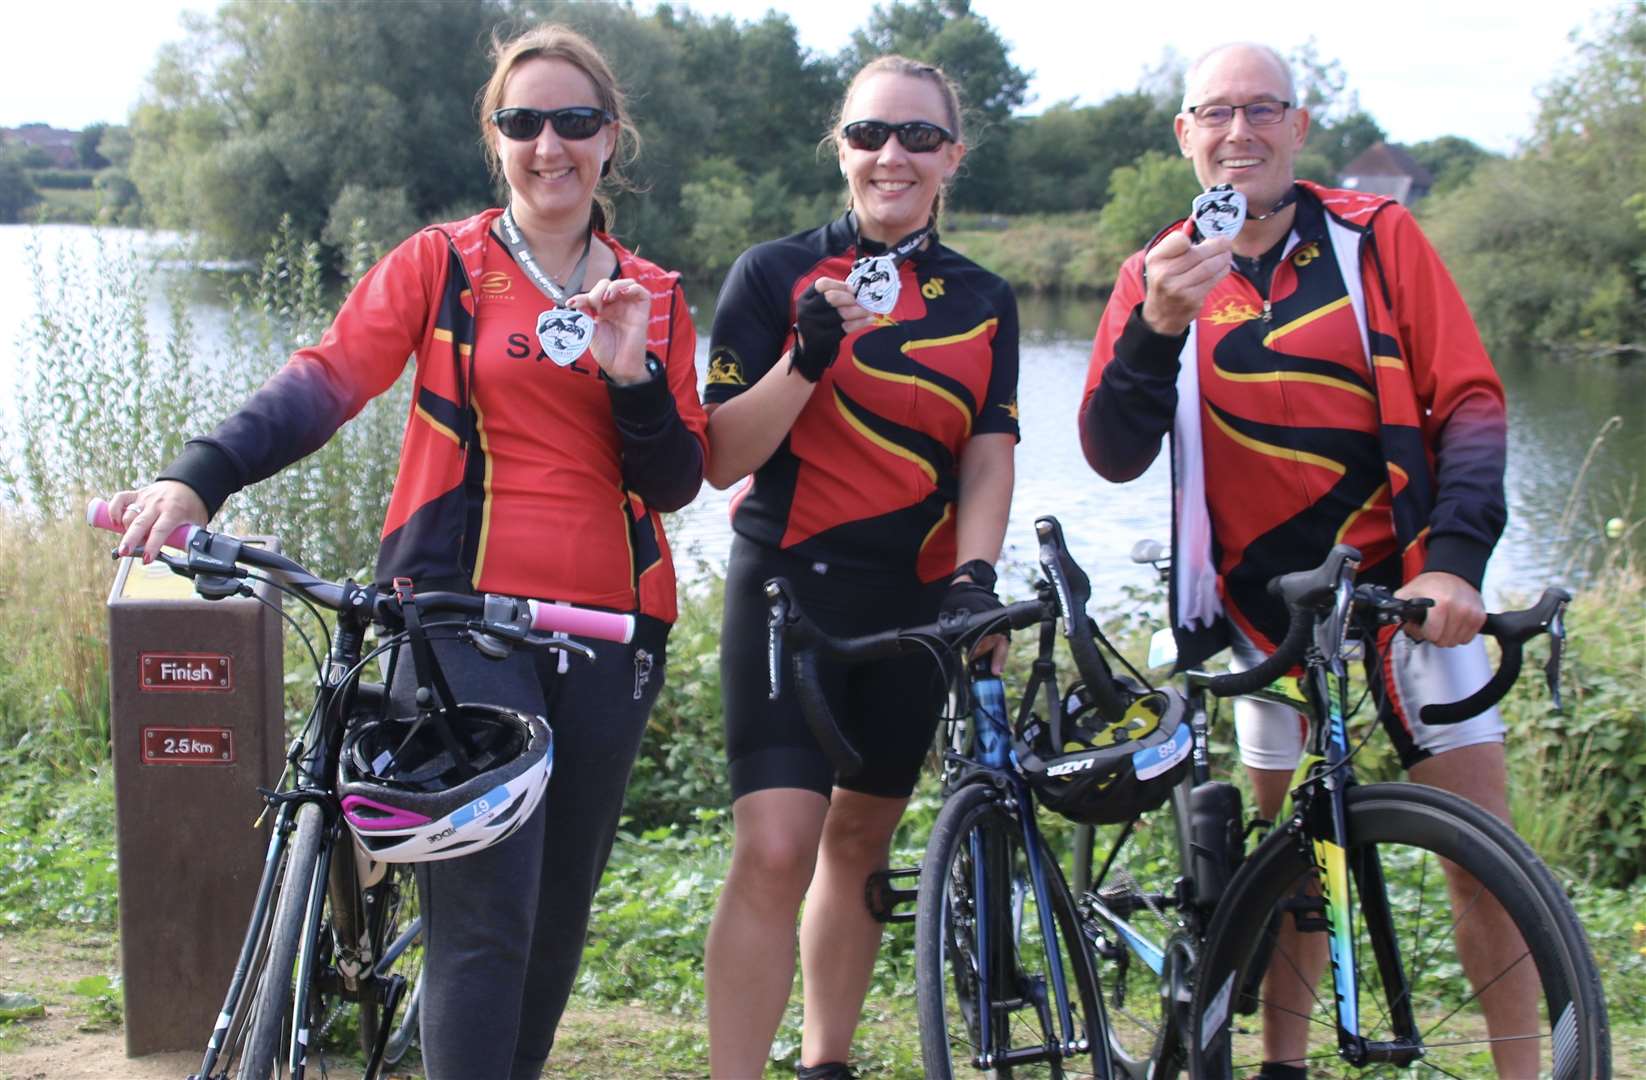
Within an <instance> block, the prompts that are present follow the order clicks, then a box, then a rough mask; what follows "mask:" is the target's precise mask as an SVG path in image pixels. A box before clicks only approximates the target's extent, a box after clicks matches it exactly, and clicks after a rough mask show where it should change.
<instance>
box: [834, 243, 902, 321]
mask: <svg viewBox="0 0 1646 1080" xmlns="http://www.w3.org/2000/svg"><path fill="white" fill-rule="evenodd" d="M846 287H847V288H848V289H851V290H852V291H853V292H855V293H856V294H857V302H858V304H859V305H860V306H861V307H862V308H863V310H864V311H868V312H872V313H874V314H876V315H886V314H889V313H890V312H891V310H892V308H894V307H896V306H897V294H898V292H899V291H900V290H901V289H902V283H901V282H899V281H898V279H897V259H896V258H895V257H894V256H892V255H890V254H886V255H876V256H875V257H874V258H872V259H859V260H857V264H856V265H855V266H853V267H852V272H851V273H850V274H847V275H846Z"/></svg>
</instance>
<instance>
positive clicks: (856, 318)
mask: <svg viewBox="0 0 1646 1080" xmlns="http://www.w3.org/2000/svg"><path fill="white" fill-rule="evenodd" d="M877 318H879V316H877V315H876V314H875V313H874V312H872V311H870V310H868V309H867V308H865V307H864V306H863V305H862V304H861V303H859V302H858V298H857V292H856V290H854V289H853V288H852V287H851V286H850V285H848V284H847V283H846V282H844V281H841V280H840V279H839V278H818V279H817V280H816V281H814V282H812V287H811V288H809V289H807V290H806V291H805V292H804V293H802V294H801V296H800V303H799V304H797V305H796V306H795V315H794V348H793V349H792V350H791V351H790V353H789V366H790V367H791V368H793V369H794V370H795V371H796V372H798V373H799V374H800V376H801V377H802V378H804V379H805V380H806V381H807V382H813V383H815V382H817V381H818V380H819V379H821V378H823V373H824V372H825V371H827V370H829V365H830V364H832V363H834V358H835V355H836V354H838V353H839V352H840V343H841V342H842V341H844V340H846V336H847V335H848V334H855V333H857V332H858V331H859V330H867V329H868V328H869V327H871V326H873V325H874V324H875V320H876V319H877Z"/></svg>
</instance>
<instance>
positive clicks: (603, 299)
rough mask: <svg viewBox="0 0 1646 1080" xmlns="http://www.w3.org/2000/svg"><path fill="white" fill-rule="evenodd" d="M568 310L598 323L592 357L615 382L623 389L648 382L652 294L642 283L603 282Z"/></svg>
mask: <svg viewBox="0 0 1646 1080" xmlns="http://www.w3.org/2000/svg"><path fill="white" fill-rule="evenodd" d="M566 306H567V307H569V308H571V309H572V310H574V311H577V312H580V313H582V314H584V315H586V316H587V317H588V318H590V319H592V320H594V331H593V334H592V335H591V336H590V338H589V353H590V355H592V356H593V357H594V362H595V363H597V364H599V365H600V370H601V371H604V372H605V373H606V375H607V377H608V378H610V379H611V381H612V382H614V383H616V384H617V385H619V386H627V385H629V384H631V383H638V382H644V381H646V379H648V378H650V377H651V376H650V373H649V372H648V371H647V369H646V328H647V327H648V326H649V325H650V323H651V317H652V294H651V292H650V291H649V290H648V289H647V288H646V287H645V286H644V285H642V284H640V283H639V282H638V281H631V280H629V279H628V278H618V279H617V280H616V281H612V280H609V279H607V278H601V279H600V280H599V281H597V282H595V283H594V287H593V288H591V289H590V290H589V291H588V292H586V293H579V294H578V295H576V296H574V297H572V298H571V299H570V300H568V301H566Z"/></svg>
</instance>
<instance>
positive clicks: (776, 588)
mask: <svg viewBox="0 0 1646 1080" xmlns="http://www.w3.org/2000/svg"><path fill="white" fill-rule="evenodd" d="M766 599H767V601H768V602H769V603H770V605H771V607H770V612H771V613H770V614H769V615H767V616H766V683H767V688H768V699H769V700H771V701H776V700H777V699H778V698H779V697H780V696H781V695H782V693H783V631H784V629H785V628H787V626H788V625H789V594H788V591H787V590H786V589H784V587H783V583H782V582H780V581H777V580H775V579H774V580H772V581H768V582H766Z"/></svg>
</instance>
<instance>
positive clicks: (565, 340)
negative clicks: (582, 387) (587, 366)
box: [537, 307, 594, 367]
mask: <svg viewBox="0 0 1646 1080" xmlns="http://www.w3.org/2000/svg"><path fill="white" fill-rule="evenodd" d="M593 338H594V320H593V319H591V318H589V317H588V316H587V315H585V314H584V313H583V312H581V311H573V310H572V309H570V308H563V307H555V308H550V309H549V310H547V311H545V312H543V313H542V314H541V315H539V316H538V317H537V340H538V342H539V343H540V344H541V345H542V346H543V351H544V352H545V353H547V354H548V356H549V359H550V360H553V361H554V362H555V364H556V366H558V367H565V366H566V365H567V364H569V363H571V362H572V361H573V360H576V359H577V358H578V357H579V356H582V355H583V353H584V351H585V350H587V349H588V347H589V342H590V341H591V340H593Z"/></svg>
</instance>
